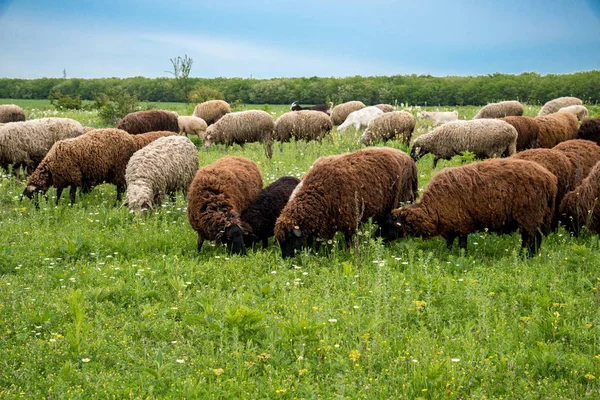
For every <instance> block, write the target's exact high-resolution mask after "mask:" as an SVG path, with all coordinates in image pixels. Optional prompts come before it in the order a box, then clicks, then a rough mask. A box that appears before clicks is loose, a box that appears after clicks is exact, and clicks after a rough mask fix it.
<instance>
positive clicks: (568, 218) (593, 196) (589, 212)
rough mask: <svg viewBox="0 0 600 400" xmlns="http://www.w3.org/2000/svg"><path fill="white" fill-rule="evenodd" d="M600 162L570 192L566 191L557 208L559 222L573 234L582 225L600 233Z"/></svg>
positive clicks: (577, 232)
mask: <svg viewBox="0 0 600 400" xmlns="http://www.w3.org/2000/svg"><path fill="white" fill-rule="evenodd" d="M599 199H600V163H598V164H596V165H595V166H594V168H593V169H592V171H591V172H590V174H589V175H588V176H587V178H585V179H584V180H583V182H582V183H581V185H579V186H578V187H577V188H576V189H575V190H573V191H572V192H569V193H567V195H566V196H565V198H564V199H563V200H562V202H561V203H560V206H559V208H558V217H559V219H560V222H561V223H562V224H563V225H564V226H565V227H566V228H567V229H568V230H569V231H571V232H573V233H574V234H575V235H578V234H579V230H580V228H581V227H582V226H586V227H587V228H588V229H589V230H590V231H592V232H593V233H595V234H600V207H599V205H598V202H599Z"/></svg>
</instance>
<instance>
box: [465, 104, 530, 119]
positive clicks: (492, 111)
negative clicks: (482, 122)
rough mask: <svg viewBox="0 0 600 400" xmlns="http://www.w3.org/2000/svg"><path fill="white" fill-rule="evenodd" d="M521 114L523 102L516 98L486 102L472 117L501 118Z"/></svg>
mask: <svg viewBox="0 0 600 400" xmlns="http://www.w3.org/2000/svg"><path fill="white" fill-rule="evenodd" d="M521 115H523V104H521V103H519V102H518V101H516V100H510V101H501V102H499V103H491V104H488V105H486V106H484V107H482V108H481V110H479V112H478V113H477V114H475V116H474V117H473V119H479V118H502V117H508V116H521Z"/></svg>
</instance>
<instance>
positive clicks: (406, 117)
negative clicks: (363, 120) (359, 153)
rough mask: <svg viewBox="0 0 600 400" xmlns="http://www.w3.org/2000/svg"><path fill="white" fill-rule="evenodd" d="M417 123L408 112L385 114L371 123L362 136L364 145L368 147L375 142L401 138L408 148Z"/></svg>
mask: <svg viewBox="0 0 600 400" xmlns="http://www.w3.org/2000/svg"><path fill="white" fill-rule="evenodd" d="M416 123H417V120H416V119H415V117H413V115H412V114H411V113H409V112H406V111H392V112H386V113H383V114H381V115H379V116H378V117H376V118H375V119H373V120H372V121H371V122H370V123H369V126H368V127H367V129H365V131H364V133H363V135H362V143H363V144H364V145H365V146H368V145H370V144H371V143H372V142H373V140H377V139H383V140H384V141H387V140H391V139H395V138H396V137H401V138H402V142H404V144H406V145H407V146H408V145H409V144H410V138H411V136H412V133H413V131H414V130H415V125H416Z"/></svg>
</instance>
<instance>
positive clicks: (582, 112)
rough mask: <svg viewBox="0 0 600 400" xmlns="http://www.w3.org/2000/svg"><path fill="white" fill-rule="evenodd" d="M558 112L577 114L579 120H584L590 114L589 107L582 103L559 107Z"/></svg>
mask: <svg viewBox="0 0 600 400" xmlns="http://www.w3.org/2000/svg"><path fill="white" fill-rule="evenodd" d="M558 112H568V113H571V114H573V115H576V116H577V119H578V120H579V121H583V120H584V118H587V116H588V110H587V108H585V107H584V106H581V105H574V106H568V107H563V108H561V109H559V110H558Z"/></svg>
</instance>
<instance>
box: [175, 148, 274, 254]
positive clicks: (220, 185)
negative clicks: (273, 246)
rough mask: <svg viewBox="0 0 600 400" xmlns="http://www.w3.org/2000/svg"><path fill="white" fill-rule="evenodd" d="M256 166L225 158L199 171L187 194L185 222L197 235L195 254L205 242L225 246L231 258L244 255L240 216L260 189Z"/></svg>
mask: <svg viewBox="0 0 600 400" xmlns="http://www.w3.org/2000/svg"><path fill="white" fill-rule="evenodd" d="M262 185H263V183H262V177H261V175H260V171H259V170H258V167H257V166H256V163H255V162H254V161H252V160H248V159H247V158H243V157H233V156H226V157H223V158H221V159H219V160H217V161H215V162H214V163H212V164H209V165H207V166H205V167H203V168H201V169H200V170H199V171H198V172H197V173H196V176H195V177H194V180H193V181H192V184H191V185H190V188H189V191H188V210H187V215H188V220H189V222H190V225H191V226H192V228H193V229H194V230H195V231H196V232H198V251H200V249H201V248H202V243H204V240H205V239H208V240H214V241H216V242H217V243H225V245H226V246H227V248H228V249H229V251H230V252H231V253H233V254H246V247H245V246H244V235H245V234H247V233H248V230H249V228H250V227H249V226H248V225H247V224H246V223H245V222H243V221H242V219H241V215H242V213H243V212H244V211H246V209H247V208H248V207H250V204H252V202H253V201H254V199H255V198H256V196H257V195H258V194H259V192H260V190H261V189H262Z"/></svg>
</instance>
